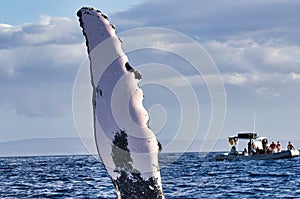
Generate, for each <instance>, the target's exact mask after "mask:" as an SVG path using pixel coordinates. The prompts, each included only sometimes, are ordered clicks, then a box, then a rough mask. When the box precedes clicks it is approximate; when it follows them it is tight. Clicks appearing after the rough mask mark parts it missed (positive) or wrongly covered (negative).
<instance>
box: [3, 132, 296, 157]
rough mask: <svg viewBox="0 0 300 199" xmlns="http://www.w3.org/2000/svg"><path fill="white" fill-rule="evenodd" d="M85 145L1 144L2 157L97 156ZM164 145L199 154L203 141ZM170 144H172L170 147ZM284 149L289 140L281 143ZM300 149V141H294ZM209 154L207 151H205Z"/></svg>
mask: <svg viewBox="0 0 300 199" xmlns="http://www.w3.org/2000/svg"><path fill="white" fill-rule="evenodd" d="M83 141H84V143H85V144H88V145H89V146H90V148H91V149H90V151H88V150H87V149H86V147H85V146H84V144H83V142H82V140H81V138H79V137H62V138H33V139H24V140H17V141H10V142H0V157H10V156H14V157H15V156H51V155H97V151H96V148H93V147H95V146H94V140H93V138H83ZM160 141H161V143H162V145H163V151H162V153H172V152H175V153H176V152H183V151H184V152H197V151H199V150H200V148H201V144H202V143H203V141H202V140H194V141H193V142H192V143H191V141H187V140H175V141H170V140H160ZM170 143H172V144H171V145H170ZM281 143H282V145H283V147H284V148H285V147H286V146H285V144H286V143H287V140H282V141H281ZM293 143H294V144H295V146H296V147H298V148H299V146H300V141H296V140H295V141H293ZM227 150H228V141H227V139H220V140H218V141H217V142H216V144H215V147H214V148H213V149H212V151H227ZM205 152H207V151H205Z"/></svg>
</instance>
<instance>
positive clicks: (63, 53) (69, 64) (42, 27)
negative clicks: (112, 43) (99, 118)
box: [0, 16, 86, 116]
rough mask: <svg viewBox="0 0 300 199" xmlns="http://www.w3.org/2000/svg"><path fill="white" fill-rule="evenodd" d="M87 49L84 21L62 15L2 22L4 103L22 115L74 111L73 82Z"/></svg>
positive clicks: (0, 68) (1, 87)
mask: <svg viewBox="0 0 300 199" xmlns="http://www.w3.org/2000/svg"><path fill="white" fill-rule="evenodd" d="M85 58H86V47H85V45H84V43H83V36H82V34H81V30H80V28H79V24H78V22H77V21H75V20H71V19H69V18H63V17H49V16H42V17H41V19H40V20H39V21H38V22H35V23H26V24H23V25H17V26H12V25H7V24H1V25H0V63H1V65H0V77H1V79H0V91H1V96H0V104H12V105H13V106H14V107H15V109H16V111H17V112H18V113H19V114H24V115H27V116H56V115H62V114H67V113H69V112H70V111H71V105H70V104H71V100H72V99H71V96H72V86H73V81H74V78H75V75H76V71H77V69H78V68H79V66H80V64H81V62H82V60H83V59H85Z"/></svg>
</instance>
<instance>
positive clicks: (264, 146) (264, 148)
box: [262, 138, 268, 154]
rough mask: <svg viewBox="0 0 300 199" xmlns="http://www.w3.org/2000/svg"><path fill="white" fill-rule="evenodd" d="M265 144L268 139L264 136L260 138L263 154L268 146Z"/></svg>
mask: <svg viewBox="0 0 300 199" xmlns="http://www.w3.org/2000/svg"><path fill="white" fill-rule="evenodd" d="M267 144H268V140H267V138H264V139H263V140H262V147H263V151H264V153H265V154H266V153H267V148H268V147H267Z"/></svg>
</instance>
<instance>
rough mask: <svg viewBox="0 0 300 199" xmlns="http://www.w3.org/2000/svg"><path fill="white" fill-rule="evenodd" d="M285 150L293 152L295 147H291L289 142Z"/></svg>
mask: <svg viewBox="0 0 300 199" xmlns="http://www.w3.org/2000/svg"><path fill="white" fill-rule="evenodd" d="M287 149H288V150H294V149H295V147H294V146H293V145H292V143H291V141H289V143H288V145H287Z"/></svg>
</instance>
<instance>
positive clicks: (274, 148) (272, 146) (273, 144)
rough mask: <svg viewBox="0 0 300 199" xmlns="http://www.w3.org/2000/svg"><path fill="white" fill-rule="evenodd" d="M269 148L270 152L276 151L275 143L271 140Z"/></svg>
mask: <svg viewBox="0 0 300 199" xmlns="http://www.w3.org/2000/svg"><path fill="white" fill-rule="evenodd" d="M270 149H271V151H272V153H276V144H275V143H274V142H272V144H270Z"/></svg>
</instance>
